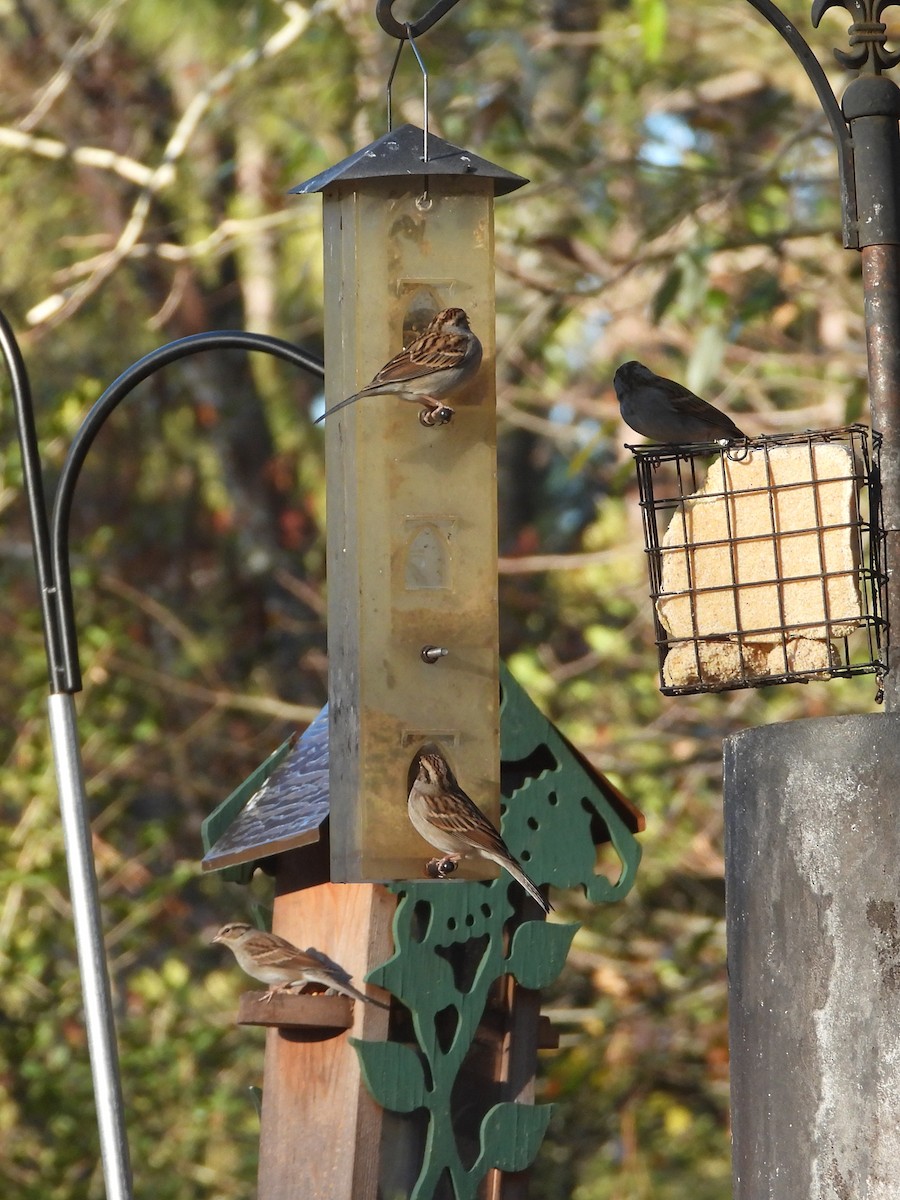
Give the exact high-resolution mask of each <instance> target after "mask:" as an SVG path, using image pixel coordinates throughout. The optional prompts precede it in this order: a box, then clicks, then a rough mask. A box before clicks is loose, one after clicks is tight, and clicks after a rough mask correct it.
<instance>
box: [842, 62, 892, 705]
mask: <svg viewBox="0 0 900 1200" xmlns="http://www.w3.org/2000/svg"><path fill="white" fill-rule="evenodd" d="M842 107H843V111H844V116H845V117H846V119H847V122H848V124H849V126H850V131H851V135H852V139H853V157H854V174H855V179H856V202H857V209H858V213H859V244H860V246H861V247H862V268H863V295H864V311H865V319H866V345H867V350H868V359H869V397H870V400H871V404H872V425H873V426H874V427H875V428H876V429H878V430H879V431H880V432H881V433H882V435H883V437H884V441H883V443H882V450H881V495H882V504H883V506H884V524H885V534H886V546H885V550H886V559H887V575H888V594H887V612H888V621H889V626H888V628H889V645H888V656H887V657H888V671H887V674H886V676H885V679H884V701H885V709H886V711H887V712H898V711H900V205H898V203H897V197H898V192H900V131H898V126H897V121H898V118H900V88H898V87H897V85H896V84H895V83H893V82H892V81H891V80H890V79H886V78H885V77H884V76H883V75H861V76H859V77H858V78H857V79H854V80H853V82H852V83H851V84H850V85H849V87H848V88H847V90H846V92H845V93H844V98H843V102H842Z"/></svg>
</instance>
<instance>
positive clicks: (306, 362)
mask: <svg viewBox="0 0 900 1200" xmlns="http://www.w3.org/2000/svg"><path fill="white" fill-rule="evenodd" d="M204 350H257V351H262V352H263V353H264V354H272V355H274V356H275V357H276V358H280V359H283V360H284V361H285V362H289V363H293V365H294V366H296V367H301V368H302V369H303V370H305V371H309V372H310V373H311V374H313V375H317V376H318V377H319V378H320V379H321V378H322V377H323V376H324V374H325V367H324V364H323V362H322V360H321V359H320V358H318V357H317V356H316V355H315V354H310V353H309V352H308V351H306V350H301V349H300V347H299V346H295V345H294V344H293V343H292V342H286V341H283V340H282V339H281V338H275V337H270V336H269V335H268V334H264V333H247V332H245V331H244V330H231V329H217V330H214V331H213V332H211V333H197V334H194V335H192V336H191V337H185V338H179V339H178V341H175V342H169V343H168V344H167V345H165V346H160V347H159V349H158V350H153V351H151V352H150V354H147V355H145V356H144V357H143V358H141V359H139V360H138V361H137V362H136V363H133V364H132V365H131V366H130V367H129V368H128V370H127V371H123V372H122V374H121V375H120V376H119V378H118V379H116V380H115V381H114V382H113V383H111V384H110V385H109V387H108V388H107V389H106V391H105V392H104V393H103V395H102V396H101V397H100V399H99V400H98V401H97V402H96V403H95V404H94V405H93V407H92V408H91V410H90V412H89V413H88V414H87V416H86V417H85V418H84V420H83V421H82V423H81V428H80V429H79V430H78V433H77V434H76V435H75V440H74V441H73V442H72V445H71V446H70V447H69V452H68V454H67V455H66V460H65V462H64V463H63V468H62V471H61V473H60V476H59V482H58V484H57V486H56V500H55V502H54V505H53V516H52V520H51V527H50V552H51V555H52V572H53V580H54V582H55V584H56V602H57V605H56V611H57V621H58V635H59V641H60V651H61V662H60V663H59V665H58V666H57V672H58V673H59V674H61V675H62V679H61V680H60V679H57V680H55V686H54V691H56V690H59V691H66V692H77V691H80V690H81V672H80V669H79V665H78V635H77V633H76V630H75V611H74V604H73V599H72V575H71V570H70V565H69V518H70V516H71V512H72V499H73V497H74V494H75V485H76V484H77V483H78V476H79V475H80V473H81V468H82V466H83V465H84V460H85V459H86V458H87V453H88V451H89V450H90V448H91V446H92V445H93V443H94V439H95V438H96V436H97V434H98V433H99V432H100V429H101V427H102V426H103V423H104V422H105V421H106V418H107V417H108V416H109V415H110V413H112V412H113V411H114V410H115V409H116V408H118V406H119V405H120V404H121V403H122V401H123V400H124V399H125V397H126V396H128V395H129V394H130V393H131V392H132V391H133V390H134V389H135V388H136V387H137V385H138V384H139V383H142V382H143V381H144V380H145V379H148V378H149V377H150V376H151V375H153V374H154V373H155V372H156V371H158V370H159V369H160V368H161V367H165V366H168V364H169V363H173V362H177V361H178V359H181V358H186V357H187V356H188V355H191V354H199V353H201V352H202V351H204Z"/></svg>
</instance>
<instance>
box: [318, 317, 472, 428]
mask: <svg viewBox="0 0 900 1200" xmlns="http://www.w3.org/2000/svg"><path fill="white" fill-rule="evenodd" d="M480 365H481V342H479V340H478V338H477V337H476V336H475V334H474V333H473V332H472V330H471V329H470V328H469V318H468V317H467V316H466V314H465V312H464V311H463V310H462V309H461V308H445V309H443V310H442V311H441V312H439V313H438V314H437V316H436V317H434V318H432V320H431V322H430V323H429V325H428V328H427V329H426V330H425V332H424V333H422V334H420V335H419V336H418V337H417V338H414V339H413V340H412V341H411V342H410V343H409V345H408V346H406V347H405V348H404V349H403V350H401V351H400V353H399V354H395V355H394V357H393V358H392V359H391V360H390V362H387V363H385V365H384V366H383V367H382V368H381V370H380V371H379V372H378V374H377V375H376V376H375V378H374V379H373V380H372V381H371V383H367V384H366V386H365V387H364V388H360V390H359V391H358V392H354V393H353V395H352V396H348V397H347V399H346V400H342V401H341V402H340V404H335V406H334V408H329V409H328V410H327V411H326V412H324V413H323V414H322V416H321V417H319V418H318V420H317V421H316V424H318V422H319V421H324V420H325V418H326V417H330V416H331V414H332V413H336V412H338V410H339V409H342V408H345V407H346V406H347V405H348V404H353V402H354V401H355V400H360V399H362V397H363V396H399V397H400V399H401V400H411V401H412V402H413V403H414V404H421V405H422V411H421V412H420V413H419V420H420V421H421V422H422V424H423V425H436V424H439V425H444V424H446V422H447V421H449V420H450V419H451V418H452V416H453V409H452V408H448V407H447V406H446V405H445V404H443V403H442V397H444V396H446V395H448V394H449V393H450V392H453V391H456V389H457V388H459V387H460V386H461V385H462V384H464V383H465V382H466V381H467V380H469V379H471V378H472V376H473V375H474V374H475V372H476V371H477V370H478V368H479V366H480Z"/></svg>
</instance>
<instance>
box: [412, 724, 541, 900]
mask: <svg viewBox="0 0 900 1200" xmlns="http://www.w3.org/2000/svg"><path fill="white" fill-rule="evenodd" d="M417 765H418V769H417V773H416V777H415V779H414V780H413V785H412V787H411V788H410V791H409V800H408V802H407V811H408V812H409V819H410V821H412V823H413V825H414V826H415V828H416V831H417V832H418V833H420V834H421V835H422V837H423V838H424V839H425V841H426V842H429V843H430V844H431V845H432V846H434V847H435V848H436V849H438V850H441V851H442V852H443V854H444V859H443V860H441V861H440V862H439V863H438V864H437V866H438V869H437V871H436V872H435V874H438V875H441V876H444V875H446V874H448V873H449V871H448V867H450V869H453V867H455V864H456V863H458V862H459V860H460V859H461V858H468V857H470V856H471V857H475V858H487V859H490V861H491V862H495V863H497V864H498V865H499V866H501V867H503V868H504V869H505V870H507V871H509V873H510V875H512V877H513V879H515V880H517V882H519V883H520V884H521V885H522V887H523V888H524V889H525V891H526V892H527V893H528V894H529V896H532V897H533V898H534V899H535V900H536V901H537V902H538V904H539V905H540V906H541V908H542V909H543V910H544V912H549V911H550V909H551V907H552V906H551V905H550V903H549V902H548V901H547V900H545V899H544V897H543V896H542V895H541V893H540V892H539V891H538V887H537V884H535V883H534V881H533V880H531V879H529V878H528V876H527V875H526V874H525V872H524V871H523V870H522V867H521V866H520V865H519V863H518V862H517V861H516V860H515V858H513V856H512V854H511V853H510V851H509V847H508V846H507V845H506V842H504V840H503V838H502V837H501V836H500V834H499V833H498V832H497V830H496V829H495V828H494V826H493V825H492V824H491V822H490V821H489V820H488V819H487V817H486V816H485V815H484V813H483V812H482V811H481V809H480V808H478V807H477V805H476V804H475V803H474V802H473V801H472V800H470V799H469V797H468V796H467V795H466V793H465V792H464V791H463V790H462V788H461V787H460V786H459V784H458V783H457V781H456V776H455V775H454V774H453V771H452V770H451V769H450V764H449V763H448V762H447V760H446V758H444V756H443V754H442V753H441V752H440V750H439V749H438V747H437V746H435V745H434V744H433V743H431V742H429V743H428V744H426V745H425V746H423V747H422V749H421V750H420V751H419V753H418V755H417ZM445 864H446V865H445ZM451 864H452V866H451ZM429 866H430V864H429ZM431 873H432V872H431V871H430V870H429V874H431Z"/></svg>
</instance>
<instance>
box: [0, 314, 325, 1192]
mask: <svg viewBox="0 0 900 1200" xmlns="http://www.w3.org/2000/svg"><path fill="white" fill-rule="evenodd" d="M213 349H243V350H254V351H262V352H263V353H266V354H271V355H273V356H275V357H276V358H281V359H283V360H285V361H287V362H290V363H293V364H294V365H295V366H299V367H301V368H303V369H304V370H307V371H310V372H311V373H312V374H314V375H317V376H319V377H320V378H321V377H322V376H323V375H324V367H323V363H322V361H321V359H319V358H317V357H316V356H315V355H312V354H309V353H308V352H307V351H305V350H301V349H300V348H299V347H297V346H294V345H292V344H291V343H290V342H285V341H282V340H281V339H280V338H272V337H269V336H267V335H264V334H254V333H246V332H244V331H243V330H218V331H215V332H212V333H207V334H197V335H195V336H193V337H188V338H182V339H180V340H179V341H177V342H171V343H169V344H168V345H166V346H162V347H160V349H158V350H156V351H154V352H152V353H151V354H148V355H146V356H145V357H144V358H142V359H141V360H140V361H139V362H137V363H135V364H133V365H132V366H131V367H130V368H129V369H128V370H127V371H125V372H124V373H123V374H122V375H121V376H120V377H119V378H118V379H117V380H116V381H115V382H114V383H113V384H112V385H111V386H110V387H109V388H107V390H106V391H105V392H104V394H103V396H101V397H100V399H99V400H98V401H97V403H96V404H95V405H94V407H93V408H92V409H91V411H90V413H89V414H88V416H87V417H86V418H85V421H84V422H83V424H82V426H81V428H80V430H79V432H78V435H77V437H76V438H75V441H74V442H73V444H72V446H71V448H70V450H69V453H68V455H67V457H66V462H65V465H64V467H63V471H62V475H61V477H60V482H59V486H58V488H57V495H56V504H55V506H54V513H53V536H52V538H51V534H50V529H49V528H48V522H47V509H46V501H45V498H44V491H43V479H42V473H41V462H40V455H39V452H38V444H37V433H36V430H35V423H34V411H33V406H32V402H31V391H30V386H29V382H28V373H27V371H26V369H25V363H24V361H23V359H22V354H21V351H20V350H19V346H18V343H17V342H16V338H15V335H14V333H13V331H12V327H11V326H10V324H9V322H8V321H7V320H6V318H5V317H4V316H3V314H2V313H0V355H2V357H3V359H4V361H5V363H6V366H7V369H8V371H9V376H10V382H11V385H12V393H13V404H14V411H15V418H16V427H17V430H18V436H19V446H20V449H21V454H22V463H23V472H24V478H25V490H26V494H27V498H28V511H29V517H30V521H31V536H32V543H33V550H34V561H35V571H36V574H37V579H38V588H39V592H40V600H41V614H42V618H43V625H44V640H45V645H46V650H47V663H48V670H49V675H50V691H51V694H50V697H49V700H48V714H49V725H50V741H51V745H52V748H53V760H54V766H55V770H56V781H57V790H58V792H59V806H60V814H61V817H62V826H63V836H64V839H65V848H66V867H67V870H68V876H69V891H70V896H71V903H72V916H73V923H74V926H75V943H76V949H77V953H78V965H79V971H80V974H81V987H82V995H83V999H84V1015H85V1028H86V1030H87V1038H88V1051H89V1056H90V1063H91V1075H92V1078H93V1084H94V1097H95V1102H96V1109H97V1125H98V1128H99V1134H100V1152H101V1157H102V1165H103V1177H104V1182H105V1187H106V1195H107V1198H108V1200H131V1197H132V1183H131V1164H130V1160H129V1153H128V1139H127V1133H126V1127H125V1109H124V1104H123V1101H122V1089H121V1083H120V1073H119V1056H118V1048H117V1044H116V1031H115V1022H114V1019H113V1012H112V994H111V990H110V984H109V975H108V972H107V968H106V955H105V950H104V944H103V926H102V921H101V915H100V895H99V890H98V887H97V876H96V872H95V870H94V856H93V847H92V842H91V827H90V821H89V819H88V815H87V797H86V794H85V787H84V772H83V769H82V764H81V753H80V749H79V741H78V730H77V722H76V716H75V703H74V700H73V696H72V693H74V692H77V691H79V690H80V689H81V675H80V672H79V668H78V647H77V635H76V630H75V618H74V610H73V604H72V588H71V575H70V570H69V545H68V537H69V516H70V513H71V507H72V500H73V497H74V492H75V485H76V483H77V482H78V476H79V473H80V471H81V467H82V465H83V463H84V460H85V458H86V456H87V452H88V450H89V449H90V447H91V445H92V444H93V441H94V438H95V437H96V435H97V433H98V432H99V430H100V428H101V426H102V425H103V423H104V421H105V420H106V418H107V417H108V416H109V415H110V413H111V412H113V411H114V409H115V408H116V407H117V406H118V405H119V404H120V403H121V401H122V400H124V399H125V397H126V396H128V395H129V394H130V393H131V392H132V391H133V389H134V388H135V387H136V386H137V385H138V384H139V383H140V382H142V381H143V380H144V379H147V378H148V377H149V376H150V375H152V374H154V372H155V371H157V370H159V369H160V368H161V367H163V366H166V365H168V364H169V363H171V362H175V361H177V360H179V359H181V358H184V357H186V356H188V355H192V354H197V353H200V352H202V351H205V350H213ZM60 688H64V689H65V690H62V691H61V690H59V689H60Z"/></svg>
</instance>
